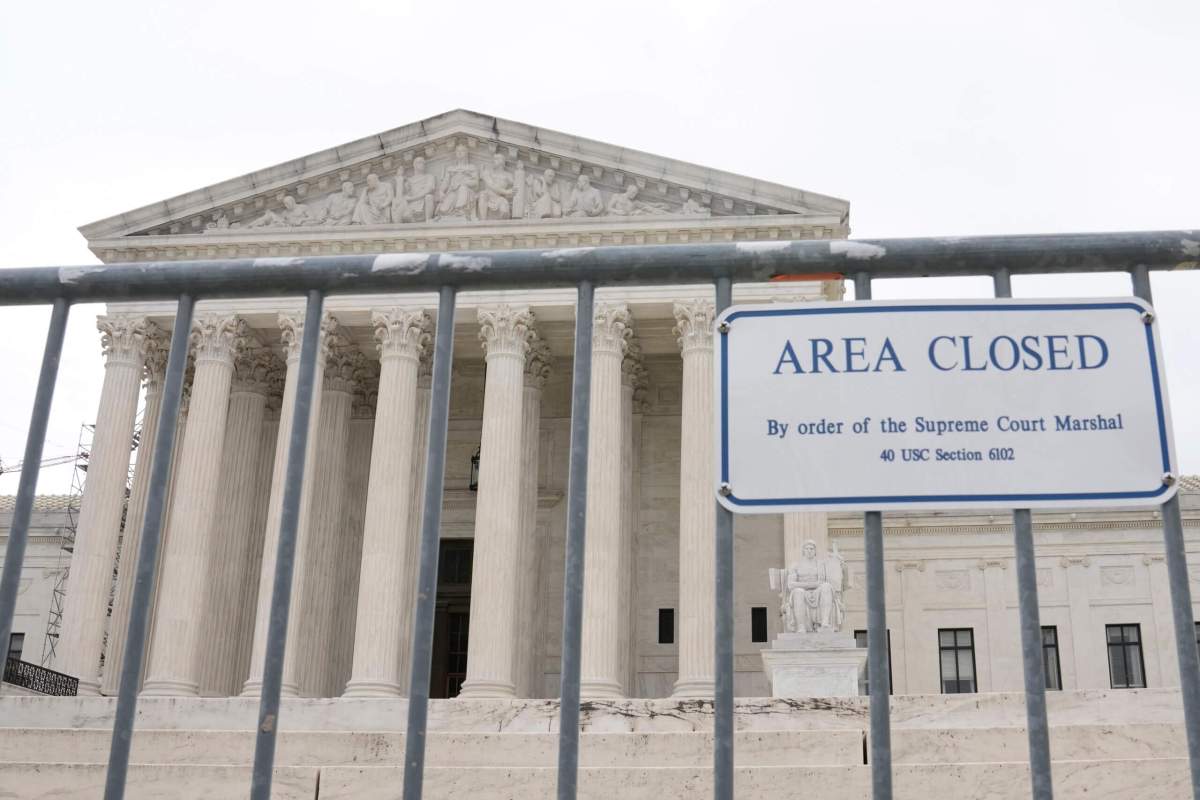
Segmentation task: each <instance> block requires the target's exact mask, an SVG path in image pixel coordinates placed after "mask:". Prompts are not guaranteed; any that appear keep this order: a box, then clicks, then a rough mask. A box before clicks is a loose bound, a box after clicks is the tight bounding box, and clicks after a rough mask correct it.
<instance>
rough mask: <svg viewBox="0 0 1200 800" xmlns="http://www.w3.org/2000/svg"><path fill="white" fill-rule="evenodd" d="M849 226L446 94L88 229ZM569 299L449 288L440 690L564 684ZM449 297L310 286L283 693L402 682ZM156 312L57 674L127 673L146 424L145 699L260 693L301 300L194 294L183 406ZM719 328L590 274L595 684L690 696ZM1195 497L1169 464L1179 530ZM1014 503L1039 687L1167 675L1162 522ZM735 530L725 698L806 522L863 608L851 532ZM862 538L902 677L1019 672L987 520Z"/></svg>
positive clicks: (110, 381) (230, 231)
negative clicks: (175, 396) (154, 481)
mask: <svg viewBox="0 0 1200 800" xmlns="http://www.w3.org/2000/svg"><path fill="white" fill-rule="evenodd" d="M849 214H850V205H849V203H848V202H846V201H844V200H839V199H837V198H834V197H829V196H826V195H822V194H816V193H813V192H809V191H804V190H800V189H793V188H789V187H785V186H780V185H777V184H774V183H770V182H766V181H762V180H756V179H752V178H747V177H742V176H739V175H732V174H728V173H723V172H720V171H717V170H713V169H708V168H705V167H701V166H697V165H693V164H687V163H683V162H680V161H675V160H672V159H669V158H662V157H658V156H652V155H648V154H645V153H641V152H637V151H634V150H629V149H626V148H622V147H619V146H613V145H609V144H603V143H600V142H595V141H590V140H588V139H583V138H579V137H576V136H571V135H566V134H562V133H557V132H554V131H548V130H545V129H539V128H534V127H531V126H528V125H524V124H521V123H517V122H511V121H507V120H501V119H495V118H492V117H487V116H483V115H480V114H476V113H472V112H468V111H452V112H449V113H446V114H443V115H440V116H437V117H433V118H430V119H427V120H424V121H422V122H419V123H414V124H411V125H406V126H404V127H400V128H396V129H394V130H390V131H386V132H384V133H381V134H378V135H373V136H369V137H367V138H364V139H361V140H358V141H355V142H351V143H349V144H346V145H342V146H339V147H334V148H331V149H329V150H325V151H323V152H319V153H315V154H312V155H308V156H304V157H302V158H298V159H295V160H292V161H288V162H285V163H282V164H279V165H276V166H272V167H268V168H265V169H263V170H260V171H258V172H255V173H253V174H249V175H245V176H242V177H239V178H234V179H232V180H228V181H225V182H222V183H218V184H215V185H213V186H208V187H205V188H202V189H198V190H196V191H194V192H190V193H188V194H185V195H181V196H178V197H173V198H170V199H167V200H163V201H161V202H158V203H154V204H151V205H148V206H145V207H143V208H138V209H134V210H131V211H128V212H125V213H122V214H118V215H116V216H113V217H111V218H108V219H105V220H101V221H99V222H95V223H92V224H90V225H86V226H84V227H83V228H81V229H80V230H81V232H82V233H83V235H84V236H85V237H86V238H87V240H88V244H89V247H90V248H91V250H92V251H93V252H94V253H95V254H96V256H97V257H98V258H100V259H101V260H102V261H104V262H116V261H120V262H137V261H163V260H182V259H204V258H231V257H255V258H264V259H275V258H280V259H286V258H288V257H290V256H297V255H327V254H339V253H384V254H395V259H396V260H397V263H399V262H401V261H403V259H404V258H413V259H416V258H419V257H420V255H421V254H423V253H427V252H446V251H452V252H454V253H457V254H460V256H461V257H462V258H463V259H464V260H465V261H469V260H470V259H471V255H470V254H471V251H482V250H496V249H505V248H514V249H519V248H595V247H606V246H612V245H621V244H666V243H688V242H722V241H725V242H739V243H745V247H747V248H769V247H771V245H772V242H775V241H777V240H793V239H844V238H846V237H847V236H848V235H849V232H850V216H849ZM477 266H478V268H479V269H486V268H487V265H486V263H483V262H482V261H481V262H480V263H479V264H478V265H477ZM842 293H843V287H842V283H841V281H840V280H810V281H802V282H785V283H775V284H770V285H738V286H736V287H735V288H734V299H735V302H739V303H772V302H780V301H786V302H796V301H808V300H839V299H840V298H841V297H842ZM574 300H575V293H574V292H573V291H571V290H565V289H564V290H558V289H546V290H536V291H493V292H470V293H464V294H461V295H460V296H459V299H458V309H459V310H458V313H457V322H456V325H455V331H454V334H455V344H454V353H455V357H454V372H453V378H452V386H451V417H450V438H449V447H448V452H447V469H446V492H445V498H444V507H443V515H442V520H443V522H442V530H441V539H442V545H441V560H440V563H441V567H440V574H439V582H438V602H437V609H438V610H437V622H436V633H435V641H434V663H433V676H434V678H433V687H432V693H433V695H434V696H435V697H453V696H461V697H463V698H552V697H555V696H557V693H558V688H559V684H558V679H559V675H558V670H559V643H560V638H561V618H562V590H563V585H562V583H563V574H564V569H563V560H564V535H565V529H566V502H565V493H566V483H567V457H568V450H569V422H570V388H571V387H570V376H571V353H572V348H573V341H572V331H573V326H574ZM436 305H437V303H436V297H434V296H433V295H419V294H413V295H395V296H381V295H376V296H371V297H353V296H337V297H331V298H329V299H328V300H327V301H326V303H325V316H324V319H323V320H322V324H321V350H320V365H322V366H323V370H320V369H319V370H318V375H317V388H316V393H315V404H314V413H313V416H312V422H311V430H310V435H309V442H310V447H309V459H308V463H307V468H306V470H305V481H304V488H303V493H302V512H301V520H300V532H299V540H298V542H299V543H298V549H297V561H296V569H295V584H294V592H293V600H292V603H293V605H292V609H293V612H292V615H291V618H290V629H289V633H288V647H287V657H286V663H285V667H284V691H285V694H287V695H291V696H302V697H315V698H334V697H343V696H344V697H389V696H400V695H402V694H403V693H404V692H405V691H406V690H407V674H406V671H407V663H408V655H409V654H408V649H409V640H410V636H411V617H412V611H413V605H414V583H415V576H416V563H417V542H418V533H419V530H420V524H421V520H420V503H419V498H420V497H421V495H422V486H423V478H424V476H423V468H424V460H425V459H424V453H425V445H426V432H427V424H428V413H429V396H430V375H429V366H430V344H431V334H432V332H433V330H434V329H435V327H436V326H437V325H438V324H439V320H437V319H436V314H435V311H436ZM173 314H174V304H173V303H136V304H135V303H129V304H121V305H110V306H109V307H108V308H107V310H106V313H105V314H104V315H103V316H102V317H100V319H99V320H98V328H99V332H100V336H99V342H98V347H97V356H98V357H99V356H100V355H101V354H102V357H103V358H104V359H105V364H106V371H105V379H104V384H103V390H102V394H101V397H100V401H99V408H98V410H97V412H96V417H95V420H96V429H95V440H94V444H93V446H92V449H91V453H90V460H89V465H88V475H87V482H86V488H85V491H84V494H83V497H82V502H81V507H80V512H79V519H78V527H77V531H76V534H75V543H74V553H73V555H72V557H71V559H70V574H69V580H68V581H67V585H66V596H65V604H64V607H63V611H62V625H61V631H60V632H58V633H57V636H58V641H57V646H56V648H55V657H54V659H53V663H51V664H49V666H52V667H53V668H54V669H55V670H58V671H60V672H64V673H67V674H69V675H72V676H75V677H77V678H78V679H79V691H80V693H81V694H96V693H100V694H106V695H112V694H115V692H116V687H117V679H118V676H119V672H120V666H121V657H122V652H123V646H124V644H123V643H124V639H125V632H126V627H127V623H128V616H129V606H130V596H131V594H132V588H133V563H132V555H131V554H134V553H136V552H137V547H138V537H139V535H140V533H141V528H142V522H143V519H144V513H145V505H146V488H147V476H146V472H147V471H148V465H149V464H150V460H151V459H150V457H151V455H152V452H151V449H152V447H153V442H154V441H155V437H154V435H153V433H154V431H155V430H156V428H157V426H159V425H163V424H173V425H176V426H177V438H176V450H175V459H174V464H173V469H172V478H171V486H170V495H169V503H168V510H167V514H166V519H165V526H164V537H165V538H164V541H163V546H162V548H161V553H160V557H161V561H160V564H159V567H158V585H157V589H156V596H155V603H154V608H153V615H152V625H151V634H150V642H149V645H148V647H149V653H148V660H147V662H146V669H145V676H144V687H143V694H144V696H184V697H186V696H197V695H199V696H205V697H236V696H238V695H245V696H254V695H255V694H256V693H257V692H258V690H259V688H260V685H261V679H262V670H263V657H264V649H265V642H266V623H267V615H268V610H269V602H270V595H271V583H272V576H273V573H274V559H275V551H276V544H277V538H278V534H279V524H280V508H281V503H282V494H283V487H284V461H285V455H286V443H287V441H288V432H289V430H290V428H291V425H292V420H291V415H292V407H293V396H294V392H295V385H294V383H295V379H296V371H297V364H298V358H299V343H300V338H301V328H302V325H303V302H302V299H300V298H282V299H253V300H239V301H203V302H201V303H200V304H199V305H198V307H197V312H196V317H195V323H194V325H193V330H192V336H191V354H192V355H191V359H190V361H189V368H188V377H187V382H186V384H185V390H184V392H185V394H184V405H183V411H182V413H181V415H180V417H179V419H177V420H163V419H160V417H159V413H158V412H159V406H160V402H161V391H162V382H163V372H164V368H165V363H166V355H167V348H168V346H169V336H168V332H169V331H170V330H171V327H172V318H173ZM712 320H713V297H712V294H711V288H710V287H703V286H700V287H652V288H612V287H610V288H601V289H599V290H598V292H597V305H596V314H595V319H594V340H593V368H592V369H593V372H592V399H591V428H590V441H591V450H590V455H589V469H588V502H587V547H586V561H585V563H586V574H585V579H584V580H585V583H584V595H583V596H584V629H583V651H582V659H583V662H582V663H583V666H582V680H583V692H582V693H583V696H584V697H586V698H623V697H630V698H668V697H704V696H706V695H707V696H711V695H712V692H713V644H714V642H713V637H714V620H713V600H712V592H713V577H714V555H713V545H712V542H713V533H714V532H713V524H714V516H713V497H712V477H711V476H712V474H713V469H712V459H713V446H712V441H713V437H712V427H711V426H712V407H711V404H712V399H711V385H712V341H713V331H712ZM139 414H140V420H141V421H140V425H141V428H140V430H141V434H140V443H141V444H140V447H139V448H138V449H137V452H136V465H135V467H134V469H133V477H132V482H131V484H130V486H129V488H128V490H127V481H128V480H129V469H130V461H131V451H130V441H131V439H132V438H133V435H134V430H135V425H136V424H137V421H138V419H139ZM1197 489H1200V486H1197V484H1196V483H1195V481H1194V480H1193V479H1185V483H1184V492H1183V505H1184V514H1185V525H1186V526H1187V527H1186V533H1187V535H1188V537H1189V541H1194V538H1195V536H1196V533H1197V525H1198V524H1200V503H1198V502H1197V499H1198V498H1197V496H1196V494H1195V492H1196V491H1197ZM0 510H2V509H0ZM1035 522H1036V536H1037V545H1038V556H1039V559H1038V573H1037V574H1038V583H1039V591H1040V593H1041V600H1042V622H1043V625H1044V626H1045V627H1044V650H1045V653H1046V659H1047V662H1046V663H1047V666H1048V674H1051V675H1052V676H1053V681H1054V682H1055V683H1056V685H1055V686H1053V687H1051V688H1056V689H1067V690H1075V689H1110V688H1126V687H1139V686H1149V687H1171V686H1177V685H1178V675H1177V673H1176V668H1175V655H1174V650H1173V648H1174V643H1173V639H1172V634H1171V621H1170V612H1169V608H1170V604H1169V599H1168V596H1167V586H1166V579H1165V566H1164V563H1163V556H1162V544H1161V533H1160V527H1159V526H1160V521H1159V520H1158V519H1157V514H1156V512H1152V511H1140V512H1132V511H1131V512H1114V511H1104V512H1079V513H1077V514H1076V513H1046V514H1041V513H1039V514H1037V515H1035ZM735 533H736V572H735V591H736V607H735V614H736V617H735V619H736V629H735V647H736V669H737V675H736V684H735V690H736V694H737V695H739V696H742V697H756V696H764V695H769V694H770V687H769V685H768V682H767V679H766V677H765V676H764V673H763V665H762V658H761V656H760V651H761V650H762V649H764V648H767V647H770V644H769V642H770V641H771V640H772V639H773V638H774V637H775V635H776V634H777V633H778V632H779V631H780V630H781V626H782V623H781V620H780V614H779V611H780V600H779V596H778V594H777V593H776V592H775V591H772V590H771V588H770V586H769V585H768V580H767V574H768V571H769V570H770V569H771V568H775V567H781V566H784V565H786V564H791V563H792V562H793V561H794V560H795V559H796V558H797V557H798V556H799V553H800V551H801V548H802V545H803V544H804V543H805V542H806V541H808V540H812V541H813V542H815V543H816V545H817V547H818V549H819V550H820V551H821V552H824V551H825V550H826V548H827V547H830V546H832V545H836V546H837V548H838V550H839V551H840V552H841V553H842V554H843V556H844V557H845V559H846V562H847V564H848V568H849V570H848V571H849V574H850V581H849V586H848V587H847V588H846V590H845V596H846V600H845V610H846V620H845V623H844V628H845V629H846V630H853V631H861V630H862V629H864V628H865V627H866V625H865V580H864V579H863V577H862V574H863V571H864V570H863V560H862V527H861V520H860V519H858V518H856V517H854V516H852V515H832V516H826V515H824V514H793V515H787V516H779V517H770V516H766V517H752V518H738V519H737V520H736V524H735ZM885 533H886V536H887V558H888V568H887V581H888V582H887V603H888V620H889V628H890V630H889V636H890V655H891V663H892V686H893V690H894V691H895V693H896V694H938V693H941V692H958V691H972V692H974V691H979V692H987V691H1007V690H1019V689H1020V688H1021V669H1020V646H1019V636H1018V628H1017V619H1016V607H1017V598H1016V579H1015V576H1014V569H1013V553H1012V539H1011V528H1010V526H1009V521H1008V518H1007V516H1006V515H1003V514H986V513H984V514H980V513H950V512H946V513H924V514H895V515H892V514H889V515H887V517H886V529H885ZM34 546H35V548H36V546H37V540H36V538H35V540H34ZM31 552H33V551H31ZM114 567H115V569H114ZM1197 574H1200V570H1197V569H1196V568H1195V567H1193V575H1197ZM22 619H27V620H32V621H30V622H29V623H28V624H29V625H32V626H36V625H37V622H36V620H34V619H33V617H21V616H18V624H17V627H16V628H15V630H18V631H19V630H20V625H21V624H22V622H21V620H22ZM34 634H35V632H33V631H30V632H27V635H29V636H31V637H32V636H33V635H34ZM1114 636H1115V637H1116V638H1114ZM1114 642H1115V643H1116V645H1117V648H1116V649H1115V650H1114ZM947 654H949V655H947ZM1114 659H1116V660H1115V661H1114ZM1048 680H1049V679H1048Z"/></svg>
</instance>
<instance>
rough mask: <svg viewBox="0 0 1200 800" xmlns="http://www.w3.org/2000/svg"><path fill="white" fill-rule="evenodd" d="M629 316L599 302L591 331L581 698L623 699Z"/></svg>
mask: <svg viewBox="0 0 1200 800" xmlns="http://www.w3.org/2000/svg"><path fill="white" fill-rule="evenodd" d="M630 322H631V320H630V317H629V310H628V309H627V308H626V307H625V306H623V305H609V304H606V303H601V304H599V305H597V307H596V317H595V322H594V325H593V329H592V398H591V417H590V429H589V431H588V472H587V483H588V486H587V538H586V545H585V548H584V559H583V563H584V572H583V651H582V663H581V666H580V689H579V691H580V695H581V696H583V697H621V695H622V690H621V687H622V685H623V684H624V679H623V676H622V674H621V662H622V648H623V645H624V642H623V641H622V638H623V634H624V632H625V625H624V622H623V620H622V619H621V609H622V606H623V603H622V599H621V590H622V588H623V587H622V585H621V584H622V581H621V565H622V559H621V545H622V544H623V543H624V540H625V537H624V536H623V535H622V531H621V489H622V488H623V477H622V473H621V455H622V452H621V450H622V446H621V445H622V442H621V439H622V433H623V430H622V425H621V405H622V404H621V362H622V360H623V359H624V357H625V350H626V347H627V340H628V338H629V337H630V336H632V335H633V331H632V329H631V328H630V327H629V326H630Z"/></svg>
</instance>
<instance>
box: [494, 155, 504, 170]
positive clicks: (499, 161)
mask: <svg viewBox="0 0 1200 800" xmlns="http://www.w3.org/2000/svg"><path fill="white" fill-rule="evenodd" d="M492 166H494V167H496V169H504V154H503V153H492Z"/></svg>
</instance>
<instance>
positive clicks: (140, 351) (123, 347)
mask: <svg viewBox="0 0 1200 800" xmlns="http://www.w3.org/2000/svg"><path fill="white" fill-rule="evenodd" d="M149 324H150V322H149V320H147V319H146V318H145V317H139V316H130V315H126V314H110V315H108V316H103V317H97V318H96V329H97V330H98V331H100V348H101V350H102V351H103V353H104V358H105V359H106V363H107V364H134V365H138V366H140V365H141V364H142V363H143V359H145V357H146V327H147V325H149Z"/></svg>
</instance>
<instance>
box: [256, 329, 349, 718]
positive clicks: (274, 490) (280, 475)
mask: <svg viewBox="0 0 1200 800" xmlns="http://www.w3.org/2000/svg"><path fill="white" fill-rule="evenodd" d="M336 327H337V320H336V319H334V318H333V316H332V315H330V314H325V315H324V317H323V318H322V320H321V335H320V337H319V341H320V347H319V348H318V353H317V369H316V372H315V374H314V375H313V403H312V410H311V412H310V416H309V426H308V442H309V445H308V449H307V452H306V454H305V459H304V483H303V484H302V486H301V487H300V520H299V526H298V529H297V539H296V567H295V571H294V573H293V575H292V612H291V614H290V615H289V617H288V642H289V646H288V647H287V649H286V651H285V655H284V664H283V685H282V687H281V690H280V691H281V694H282V695H283V696H285V697H295V696H297V695H298V694H299V693H300V688H299V683H298V681H297V678H296V663H297V662H296V655H295V653H296V650H297V648H298V647H299V646H300V645H298V644H297V641H296V640H297V638H298V637H297V635H296V631H297V627H296V626H297V624H298V617H299V616H300V608H301V603H300V602H299V600H298V598H302V597H303V596H304V594H303V586H302V584H303V577H304V566H303V561H302V556H301V554H302V553H304V539H305V536H304V530H305V528H306V527H307V524H308V516H309V514H308V506H309V501H310V500H311V498H312V487H313V464H314V463H315V462H316V456H315V453H316V450H317V448H316V447H315V443H316V428H317V424H318V421H319V420H320V418H321V414H320V411H321V409H320V405H321V385H322V383H323V378H324V374H325V360H326V356H327V355H328V353H327V344H328V343H327V341H326V340H327V333H328V332H330V331H332V330H333V329H334V328H336ZM279 329H280V332H281V333H282V335H283V346H284V350H285V352H286V355H287V373H286V376H285V378H284V383H283V400H282V401H281V402H280V407H279V431H278V433H277V434H276V438H275V456H274V460H273V461H272V464H273V467H272V470H271V499H270V500H269V501H267V524H266V526H265V527H264V529H263V550H262V562H261V569H260V571H259V576H258V603H257V605H256V608H255V612H254V640H253V642H252V643H251V647H250V677H249V678H247V679H246V685H245V686H244V687H243V688H242V694H243V695H245V696H249V697H257V696H258V694H259V692H261V691H262V677H263V662H264V660H265V659H266V656H267V626H268V624H270V619H271V594H272V590H273V588H274V585H275V556H276V551H277V550H278V549H279V523H280V517H281V515H282V512H283V491H284V487H285V484H286V483H287V454H288V445H289V443H290V441H291V438H292V414H293V413H294V412H295V409H296V381H297V380H298V379H299V374H300V343H301V341H302V340H303V339H304V315H303V313H296V314H293V313H283V314H280V315H279Z"/></svg>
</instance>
